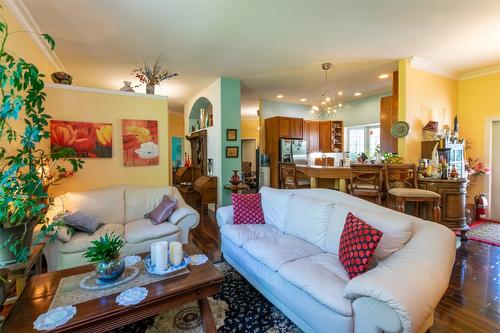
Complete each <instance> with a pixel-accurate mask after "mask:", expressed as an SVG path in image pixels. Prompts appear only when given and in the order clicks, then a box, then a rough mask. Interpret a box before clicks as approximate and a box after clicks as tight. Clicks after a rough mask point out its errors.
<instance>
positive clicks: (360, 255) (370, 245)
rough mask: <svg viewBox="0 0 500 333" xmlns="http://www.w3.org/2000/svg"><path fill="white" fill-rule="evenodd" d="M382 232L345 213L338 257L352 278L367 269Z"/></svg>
mask: <svg viewBox="0 0 500 333" xmlns="http://www.w3.org/2000/svg"><path fill="white" fill-rule="evenodd" d="M382 235H383V233H382V231H380V230H377V229H375V228H373V227H372V226H371V225H369V224H368V223H365V222H364V221H363V220H360V219H358V218H357V217H356V216H354V215H353V214H352V213H351V212H349V214H347V217H346V219H345V224H344V230H343V231H342V234H341V235H340V245H339V259H340V262H342V264H343V265H344V267H345V270H346V271H347V273H348V274H349V278H350V279H352V278H353V277H356V276H358V275H360V274H363V273H364V272H366V271H367V270H368V264H369V261H370V258H371V257H372V255H373V252H375V249H376V248H377V245H378V243H379V242H380V238H381V237H382Z"/></svg>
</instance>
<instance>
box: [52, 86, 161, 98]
mask: <svg viewBox="0 0 500 333" xmlns="http://www.w3.org/2000/svg"><path fill="white" fill-rule="evenodd" d="M45 87H47V88H51V89H64V90H73V91H80V92H86V93H97V94H108V95H121V96H129V97H141V98H150V99H161V100H167V99H168V96H163V95H149V94H143V93H135V92H128V91H120V90H110V89H101V88H91V87H80V86H70V85H67V84H57V83H50V82H46V83H45Z"/></svg>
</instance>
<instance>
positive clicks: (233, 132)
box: [226, 128, 238, 141]
mask: <svg viewBox="0 0 500 333" xmlns="http://www.w3.org/2000/svg"><path fill="white" fill-rule="evenodd" d="M237 136H238V130H237V129H235V128H228V129H227V130H226V140H227V141H236V140H237Z"/></svg>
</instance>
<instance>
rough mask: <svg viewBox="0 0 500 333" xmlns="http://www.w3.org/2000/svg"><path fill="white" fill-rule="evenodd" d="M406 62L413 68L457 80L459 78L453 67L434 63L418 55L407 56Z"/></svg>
mask: <svg viewBox="0 0 500 333" xmlns="http://www.w3.org/2000/svg"><path fill="white" fill-rule="evenodd" d="M408 63H409V64H410V66H411V67H413V68H416V69H420V70H423V71H426V72H429V73H433V74H436V75H439V76H443V77H446V78H448V79H453V80H458V79H459V78H460V74H459V73H458V72H456V71H454V70H453V69H451V68H447V67H445V66H441V65H437V64H434V63H432V62H430V61H427V60H425V59H422V58H420V57H410V58H408Z"/></svg>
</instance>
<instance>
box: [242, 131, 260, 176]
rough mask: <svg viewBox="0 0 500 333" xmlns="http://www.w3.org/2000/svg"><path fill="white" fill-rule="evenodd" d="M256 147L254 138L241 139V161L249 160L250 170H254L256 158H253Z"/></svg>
mask: <svg viewBox="0 0 500 333" xmlns="http://www.w3.org/2000/svg"><path fill="white" fill-rule="evenodd" d="M256 149H257V140H256V139H241V162H250V163H251V170H252V172H255V167H256V160H255V150H256Z"/></svg>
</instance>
